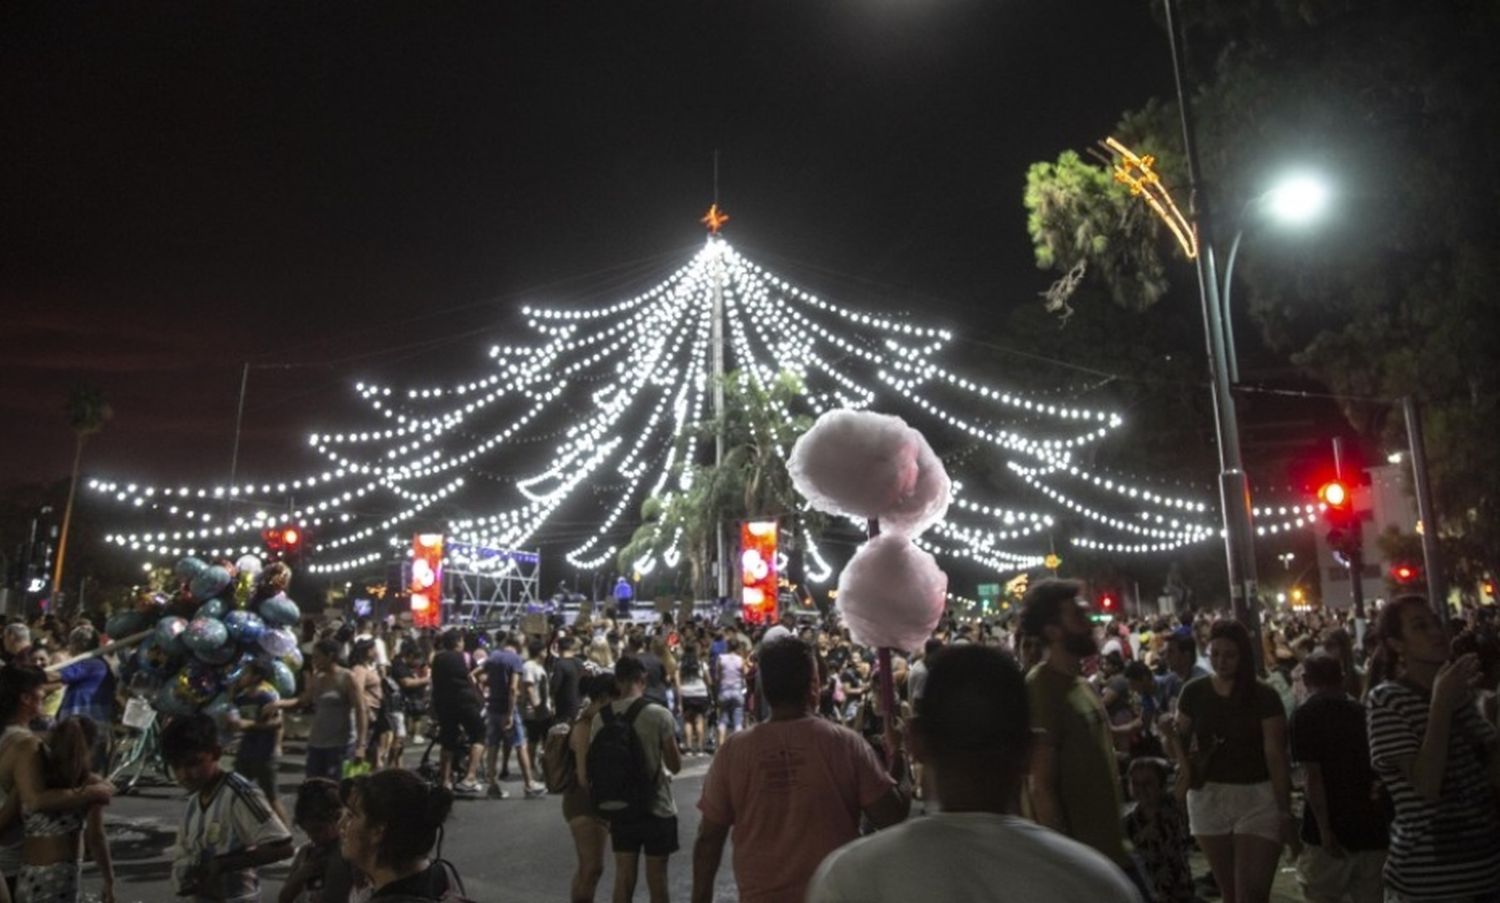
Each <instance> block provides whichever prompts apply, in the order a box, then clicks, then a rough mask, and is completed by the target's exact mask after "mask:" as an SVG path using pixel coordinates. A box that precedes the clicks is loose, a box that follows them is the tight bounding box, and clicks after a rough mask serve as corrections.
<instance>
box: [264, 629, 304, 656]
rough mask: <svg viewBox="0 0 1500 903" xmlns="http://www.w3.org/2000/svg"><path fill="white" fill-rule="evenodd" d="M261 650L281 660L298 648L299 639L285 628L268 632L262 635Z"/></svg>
mask: <svg viewBox="0 0 1500 903" xmlns="http://www.w3.org/2000/svg"><path fill="white" fill-rule="evenodd" d="M260 648H262V649H264V650H266V652H268V653H269V654H270V655H271V657H272V658H278V659H279V658H281V657H282V656H283V655H286V654H288V653H290V652H291V651H292V650H293V649H296V648H297V637H296V636H295V635H293V633H292V632H291V631H290V630H287V629H286V628H285V627H278V628H276V629H275V630H267V631H266V632H265V633H263V634H261V635H260Z"/></svg>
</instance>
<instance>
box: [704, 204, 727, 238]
mask: <svg viewBox="0 0 1500 903" xmlns="http://www.w3.org/2000/svg"><path fill="white" fill-rule="evenodd" d="M698 222H700V223H702V224H703V225H705V226H707V227H708V234H709V235H718V234H719V230H720V229H722V228H723V227H724V224H725V223H727V222H729V214H727V213H725V212H724V211H722V210H720V209H719V205H718V204H717V203H714V204H709V205H708V212H707V213H705V214H703V218H702V219H700V220H698Z"/></svg>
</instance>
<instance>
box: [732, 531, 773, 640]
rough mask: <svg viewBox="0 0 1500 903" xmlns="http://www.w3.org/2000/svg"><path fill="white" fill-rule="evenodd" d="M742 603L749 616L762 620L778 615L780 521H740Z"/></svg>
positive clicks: (752, 618) (755, 621) (754, 620)
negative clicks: (777, 537)
mask: <svg viewBox="0 0 1500 903" xmlns="http://www.w3.org/2000/svg"><path fill="white" fill-rule="evenodd" d="M740 604H741V606H743V608H744V612H745V620H746V621H748V622H750V623H752V624H762V623H765V622H766V621H769V620H774V619H775V617H776V522H775V521H773V520H769V521H746V522H745V523H743V524H741V525H740Z"/></svg>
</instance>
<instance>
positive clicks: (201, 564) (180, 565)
mask: <svg viewBox="0 0 1500 903" xmlns="http://www.w3.org/2000/svg"><path fill="white" fill-rule="evenodd" d="M207 567H208V563H207V562H205V561H203V560H202V559H201V558H183V559H182V560H180V561H178V562H177V566H176V567H174V568H172V573H174V574H176V575H177V579H178V580H181V581H182V582H184V583H191V582H192V580H193V578H194V577H197V576H198V575H199V574H201V573H203V571H204V569H205V568H207Z"/></svg>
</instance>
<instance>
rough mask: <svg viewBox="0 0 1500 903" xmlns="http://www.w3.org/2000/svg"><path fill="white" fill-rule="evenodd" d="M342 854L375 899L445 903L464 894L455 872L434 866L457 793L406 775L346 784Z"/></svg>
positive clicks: (397, 772) (381, 774)
mask: <svg viewBox="0 0 1500 903" xmlns="http://www.w3.org/2000/svg"><path fill="white" fill-rule="evenodd" d="M340 795H341V796H342V798H343V803H344V818H343V824H342V825H341V826H340V836H341V840H340V850H341V852H342V853H343V854H344V858H345V859H347V860H348V861H349V863H350V864H351V865H353V866H354V867H355V868H357V869H359V870H360V872H361V873H362V874H364V875H365V877H367V878H369V879H370V884H371V887H372V891H373V892H372V894H371V898H372V899H374V900H378V899H381V898H385V897H389V898H392V899H400V900H434V901H435V900H441V899H443V897H444V895H445V894H447V893H448V892H449V891H450V889H452V890H459V891H460V892H462V887H461V886H460V885H459V881H458V875H457V873H456V872H454V871H453V869H452V867H451V866H448V865H446V864H445V863H443V862H441V861H434V859H435V855H434V850H435V849H436V848H437V847H438V846H439V844H440V842H441V840H442V836H443V833H442V832H443V823H444V822H446V821H447V820H448V814H449V813H450V812H451V811H452V809H453V793H452V792H451V791H450V790H448V789H447V788H445V787H434V786H432V785H429V784H428V783H427V782H426V781H423V780H422V779H421V778H419V777H417V776H416V774H415V773H413V772H410V771H407V770H405V769H400V768H393V769H390V770H388V771H381V772H377V773H376V774H373V775H369V776H365V777H357V778H352V779H350V780H348V781H345V782H344V784H343V788H342V792H341V794H340Z"/></svg>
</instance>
